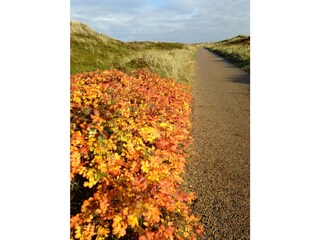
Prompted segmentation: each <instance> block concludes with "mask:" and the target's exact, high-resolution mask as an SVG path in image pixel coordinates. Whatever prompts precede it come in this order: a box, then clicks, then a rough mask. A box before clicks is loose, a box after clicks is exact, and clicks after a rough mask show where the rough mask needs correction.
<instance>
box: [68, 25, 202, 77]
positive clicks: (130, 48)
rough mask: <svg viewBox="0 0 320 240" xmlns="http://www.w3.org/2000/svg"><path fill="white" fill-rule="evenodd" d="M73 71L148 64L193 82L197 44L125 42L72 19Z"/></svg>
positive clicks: (164, 73) (127, 70)
mask: <svg viewBox="0 0 320 240" xmlns="http://www.w3.org/2000/svg"><path fill="white" fill-rule="evenodd" d="M70 28H71V36H70V40H71V44H70V48H71V49H70V53H71V59H70V61H71V75H72V74H76V73H81V72H89V71H95V70H98V69H99V70H111V69H117V70H120V71H123V72H125V73H130V72H132V71H133V70H136V69H140V68H146V69H147V70H148V71H150V72H151V73H154V74H158V75H160V76H161V77H166V78H174V79H176V80H177V81H179V82H185V83H190V82H191V80H192V78H193V65H194V58H195V51H196V46H191V45H188V44H183V43H166V42H149V41H144V42H122V41H119V40H116V39H113V38H111V37H108V36H106V35H103V34H99V33H97V32H95V31H93V30H92V29H90V28H89V27H88V26H86V25H85V24H82V23H78V22H71V26H70Z"/></svg>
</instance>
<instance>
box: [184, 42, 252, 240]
mask: <svg viewBox="0 0 320 240" xmlns="http://www.w3.org/2000/svg"><path fill="white" fill-rule="evenodd" d="M249 82H250V75H249V74H248V73H246V72H244V71H242V70H241V69H238V68H236V67H235V66H233V65H232V64H230V63H228V62H227V61H226V60H224V59H223V58H221V57H219V56H217V55H215V54H213V53H212V52H210V51H208V50H206V49H204V48H199V49H198V52H197V56H196V77H195V80H194V84H193V99H194V102H193V116H192V123H193V132H192V134H193V138H194V153H193V157H192V159H191V161H190V162H189V163H188V164H187V166H186V175H185V176H186V179H185V181H186V186H188V188H189V190H190V191H193V192H195V193H196V195H197V200H196V202H195V203H194V205H193V212H194V214H195V215H198V216H200V217H201V223H202V224H203V226H204V229H205V233H204V239H217V240H220V239H221V240H222V239H223V240H225V239H250V84H249Z"/></svg>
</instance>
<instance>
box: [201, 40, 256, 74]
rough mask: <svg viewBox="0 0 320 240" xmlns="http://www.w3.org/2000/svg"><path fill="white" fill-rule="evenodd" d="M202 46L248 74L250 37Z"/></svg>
mask: <svg viewBox="0 0 320 240" xmlns="http://www.w3.org/2000/svg"><path fill="white" fill-rule="evenodd" d="M202 45H203V46H204V47H206V48H207V49H209V50H211V51H213V52H215V53H217V54H219V55H221V56H222V57H224V58H226V59H228V60H230V61H231V62H233V63H234V64H235V65H236V66H238V67H240V68H242V69H243V70H245V71H247V72H250V36H246V35H238V36H236V37H233V38H230V39H226V40H223V41H219V42H214V43H203V44H202Z"/></svg>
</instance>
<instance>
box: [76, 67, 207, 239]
mask: <svg viewBox="0 0 320 240" xmlns="http://www.w3.org/2000/svg"><path fill="white" fill-rule="evenodd" d="M190 100H191V94H190V89H189V86H187V85H184V84H181V83H177V82H175V81H174V80H171V79H163V78H160V77H158V76H156V75H152V74H150V73H148V72H147V71H144V70H138V71H135V72H133V73H132V74H131V75H127V74H125V73H123V72H120V71H117V70H111V71H104V72H102V71H95V72H89V73H81V74H77V75H73V76H71V104H70V107H71V144H70V147H71V151H70V153H71V164H70V177H71V205H72V208H73V209H72V211H71V219H70V228H71V231H70V234H71V239H83V240H84V239H85V240H89V239H97V240H100V239H139V240H150V239H197V237H198V236H201V234H202V231H203V228H202V226H201V224H200V223H199V219H198V218H197V217H195V216H194V215H192V214H191V212H190V204H191V203H192V201H193V200H194V198H195V196H194V194H193V193H186V192H183V191H181V190H180V185H181V183H182V182H183V179H182V177H181V175H182V173H183V171H184V167H185V163H186V159H187V157H188V151H189V148H190V144H191V143H192V139H191V136H190V128H191V123H190V120H189V117H190V109H189V104H190Z"/></svg>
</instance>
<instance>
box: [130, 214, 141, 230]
mask: <svg viewBox="0 0 320 240" xmlns="http://www.w3.org/2000/svg"><path fill="white" fill-rule="evenodd" d="M128 223H129V225H130V227H131V228H134V227H135V226H138V225H139V222H138V218H137V217H136V216H134V215H131V214H130V215H129V216H128Z"/></svg>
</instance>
